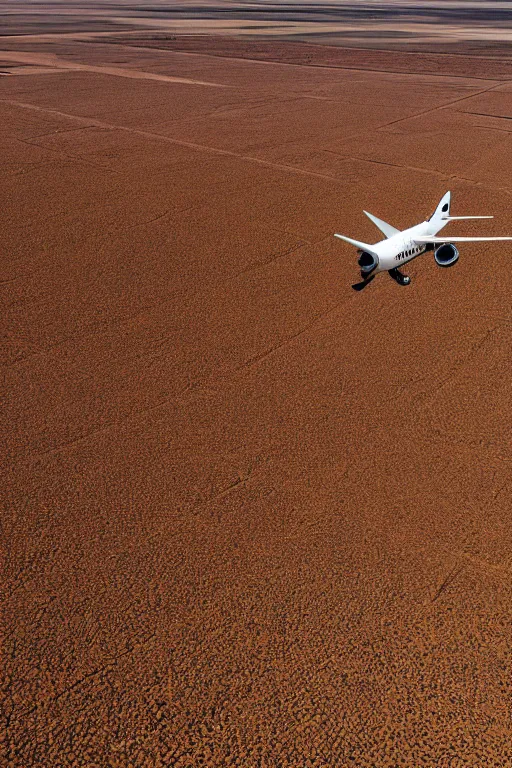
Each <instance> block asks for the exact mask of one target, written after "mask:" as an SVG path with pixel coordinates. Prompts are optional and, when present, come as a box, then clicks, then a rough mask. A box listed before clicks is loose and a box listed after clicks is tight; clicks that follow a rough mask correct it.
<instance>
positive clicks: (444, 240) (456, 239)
mask: <svg viewBox="0 0 512 768" xmlns="http://www.w3.org/2000/svg"><path fill="white" fill-rule="evenodd" d="M490 240H512V237H450V236H448V237H415V238H414V242H415V243H418V245H425V244H426V243H434V245H436V244H437V243H486V242H488V241H490Z"/></svg>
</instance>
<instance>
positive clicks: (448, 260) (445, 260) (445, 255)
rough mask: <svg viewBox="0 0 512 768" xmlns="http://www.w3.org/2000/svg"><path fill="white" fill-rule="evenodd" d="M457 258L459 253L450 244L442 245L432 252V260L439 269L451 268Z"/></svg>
mask: <svg viewBox="0 0 512 768" xmlns="http://www.w3.org/2000/svg"><path fill="white" fill-rule="evenodd" d="M458 258H459V252H458V250H457V248H456V247H455V246H454V245H453V244H452V243H443V244H442V245H440V246H439V248H436V250H435V252H434V259H435V260H436V264H437V265H438V266H439V267H453V265H454V264H455V262H456V261H458Z"/></svg>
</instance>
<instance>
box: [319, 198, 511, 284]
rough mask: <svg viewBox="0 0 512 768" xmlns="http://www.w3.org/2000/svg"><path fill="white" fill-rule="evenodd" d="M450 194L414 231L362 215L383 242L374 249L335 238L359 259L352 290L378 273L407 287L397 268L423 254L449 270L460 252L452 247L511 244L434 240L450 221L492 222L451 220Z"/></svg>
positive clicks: (478, 239) (407, 279)
mask: <svg viewBox="0 0 512 768" xmlns="http://www.w3.org/2000/svg"><path fill="white" fill-rule="evenodd" d="M450 200H451V193H450V192H447V193H446V194H445V195H444V196H443V197H442V198H441V200H440V202H439V205H438V206H437V208H436V210H435V211H434V213H433V214H432V216H431V217H430V218H429V219H427V220H426V221H423V222H422V223H421V224H416V226H414V227H410V228H409V229H404V230H403V231H402V232H401V231H400V230H398V229H395V227H392V226H391V224H387V223H386V222H385V221H382V219H378V218H377V216H373V215H372V214H371V213H368V211H364V213H365V214H366V216H368V218H369V219H370V221H372V222H373V223H374V224H375V226H376V227H377V229H380V231H381V232H382V234H383V235H385V239H384V240H379V242H378V243H375V244H374V245H368V243H363V242H361V241H360V240H353V239H352V238H351V237H345V235H338V234H335V235H334V237H339V239H340V240H344V241H345V242H346V243H349V244H350V245H354V246H355V247H356V248H357V253H358V254H359V258H358V260H357V263H358V264H359V267H360V269H361V277H362V278H363V279H362V282H360V283H356V284H355V285H353V286H352V288H354V290H356V291H361V290H362V289H363V288H365V287H366V286H367V285H368V284H369V283H371V281H372V280H373V279H374V277H375V276H376V275H377V274H378V273H379V272H387V273H388V274H389V275H390V276H391V277H392V278H393V280H395V281H396V282H397V283H398V284H399V285H409V283H410V282H411V278H410V277H408V276H407V275H404V274H403V272H400V269H399V267H402V266H403V265H404V264H407V263H408V262H409V261H412V260H413V259H415V258H416V257H417V256H420V255H421V254H422V253H427V251H434V259H435V261H436V264H438V266H440V267H452V266H453V265H454V264H455V262H456V261H458V258H459V251H458V249H457V247H456V246H455V245H453V243H473V242H485V241H488V240H512V237H449V238H443V237H436V235H437V234H438V232H440V231H441V230H442V229H443V227H445V226H446V225H447V224H448V222H450V221H462V220H466V219H492V218H494V217H493V216H450Z"/></svg>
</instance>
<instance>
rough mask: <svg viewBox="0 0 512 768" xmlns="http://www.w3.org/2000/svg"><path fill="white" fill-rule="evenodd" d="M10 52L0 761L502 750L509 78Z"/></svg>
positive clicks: (309, 760)
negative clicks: (426, 240) (353, 245)
mask: <svg viewBox="0 0 512 768" xmlns="http://www.w3.org/2000/svg"><path fill="white" fill-rule="evenodd" d="M15 42H16V41H12V42H11V44H10V45H7V44H3V45H2V46H0V47H1V48H2V49H3V51H4V53H2V52H1V51H0V60H1V61H2V71H13V72H16V74H12V75H7V76H5V77H2V79H1V94H0V99H1V102H0V110H1V120H0V133H1V137H2V142H1V147H2V156H1V166H0V173H1V179H2V206H1V209H2V210H1V218H2V225H1V228H0V238H1V240H2V254H3V260H2V274H1V279H2V285H1V288H2V291H3V300H4V306H5V307H6V313H7V323H6V329H7V330H6V334H5V338H4V349H3V360H4V367H5V368H4V370H5V379H6V384H7V392H8V398H7V403H6V407H5V408H4V433H5V437H6V444H7V463H6V467H5V472H4V476H3V483H2V494H3V497H4V503H5V512H4V515H3V540H4V542H5V555H4V566H5V575H4V581H3V583H4V587H5V601H4V610H3V617H4V622H3V623H4V630H5V639H4V644H3V647H4V654H3V659H4V669H5V673H6V674H5V684H4V703H5V708H4V712H5V715H6V720H7V723H6V724H7V728H6V731H5V734H6V735H5V737H4V740H3V742H2V745H3V756H4V758H3V759H4V762H5V763H6V764H7V765H10V766H24V767H26V766H44V767H45V768H50V767H52V766H75V765H76V766H79V765H84V766H183V767H184V766H190V767H191V766H201V765H203V766H228V765H238V766H244V767H247V768H253V767H254V768H256V766H267V768H268V767H269V766H275V767H276V768H277V767H279V768H280V767H281V766H290V767H291V766H293V767H294V768H295V767H298V766H318V767H319V766H351V765H355V766H368V767H370V766H372V767H374V766H389V767H391V766H393V767H395V766H401V765H404V766H411V767H412V766H414V767H415V768H416V767H417V766H469V765H474V766H484V765H486V766H506V765H509V764H511V763H512V746H511V745H512V739H511V737H512V727H511V709H510V701H511V699H510V693H511V688H510V680H511V678H512V651H511V648H512V630H511V622H510V611H511V607H512V579H511V576H512V554H511V553H512V550H511V546H512V523H511V516H510V504H511V483H510V481H511V469H510V437H511V433H510V423H511V417H512V409H511V405H510V403H511V398H510V330H511V315H510V296H511V295H512V284H511V277H510V274H511V272H510V259H511V251H510V249H509V248H507V247H506V246H505V245H499V244H489V245H481V244H474V245H468V246H466V247H465V248H463V249H462V248H461V251H462V255H461V258H460V261H459V263H458V264H457V265H456V266H455V267H454V268H453V269H451V270H440V269H438V268H437V267H436V266H435V264H434V262H433V259H432V258H431V257H430V258H429V257H424V258H422V259H418V260H417V261H415V262H414V263H413V264H412V266H411V268H410V274H411V275H412V277H413V282H412V285H411V286H410V287H409V288H407V289H405V288H401V287H399V286H398V285H396V284H395V283H394V282H393V281H391V280H390V279H389V278H388V277H387V275H384V276H380V277H379V278H378V279H376V280H375V282H374V283H373V284H372V285H371V286H370V287H369V288H368V289H367V290H366V291H364V292H363V293H361V294H356V293H354V292H353V291H352V290H351V288H350V284H351V283H352V282H353V281H354V280H355V279H357V269H356V262H355V254H354V251H353V250H351V249H350V248H349V247H345V246H344V245H343V244H341V243H340V242H338V241H336V240H335V239H334V238H333V236H332V234H333V232H335V231H341V232H344V233H346V234H348V235H352V236H355V237H358V238H361V239H363V240H370V241H374V240H376V239H377V237H378V233H377V232H376V230H374V228H373V225H372V224H371V223H370V222H369V221H368V220H367V219H366V218H365V217H364V215H363V213H362V209H363V208H365V209H367V210H370V211H372V212H374V213H375V214H377V215H378V216H380V217H382V218H384V219H386V220H389V221H391V222H392V223H393V224H395V225H396V226H398V227H406V226H408V225H411V224H413V223H415V222H416V221H418V220H420V219H421V217H423V216H425V215H428V214H429V213H430V212H431V210H432V209H433V206H434V205H435V204H436V202H437V200H438V199H439V198H440V197H441V195H442V194H443V193H444V192H445V191H446V190H447V189H451V190H452V193H453V213H454V214H459V215H461V214H479V213H480V214H487V213H490V214H495V216H496V217H497V220H496V221H495V222H492V221H490V222H474V223H473V222H467V223H466V224H465V225H459V226H458V227H457V226H456V225H455V224H451V225H450V226H451V227H452V231H454V232H455V231H457V232H458V233H462V234H471V233H476V232H482V231H484V230H485V231H487V232H489V234H511V233H512V215H511V205H510V203H511V187H510V174H511V170H512V166H511V154H510V140H509V138H508V136H509V135H510V131H511V127H510V126H511V123H510V117H512V86H511V84H510V82H509V81H508V80H507V79H506V78H507V77H509V76H510V75H509V74H507V71H505V69H503V68H502V69H501V70H500V76H499V77H498V73H497V71H496V69H495V64H494V63H492V62H491V63H489V64H488V68H486V66H484V64H482V63H480V65H479V66H480V67H481V69H479V70H478V78H479V79H471V78H470V77H469V76H467V77H466V76H462V74H461V72H460V71H458V72H456V73H455V72H454V71H453V70H452V69H451V68H450V67H451V64H450V65H449V66H448V68H447V65H446V63H445V62H446V61H447V59H446V58H443V57H439V60H438V62H437V64H436V67H437V74H436V75H432V74H407V73H403V74H393V73H392V72H389V71H385V70H386V69H388V70H393V72H396V70H397V66H395V61H392V62H389V59H387V58H385V56H383V58H382V59H379V58H378V56H377V59H376V58H375V56H376V54H372V55H371V57H369V58H367V59H365V58H364V55H363V54H362V53H360V52H358V53H353V54H350V55H352V56H353V57H354V58H353V59H351V58H350V56H349V54H347V53H345V54H344V56H345V57H348V59H347V58H345V59H344V62H343V66H342V68H339V67H340V62H338V63H337V64H336V68H332V69H329V68H326V67H325V61H322V60H321V57H320V58H319V60H318V62H320V63H322V64H323V67H324V68H318V67H315V66H290V65H283V64H279V63H258V62H255V61H250V60H248V61H239V60H236V59H230V58H222V57H218V56H209V55H205V54H207V50H205V49H202V55H190V52H189V53H188V54H184V53H179V52H171V51H156V50H148V49H146V50H140V49H133V48H129V47H127V46H123V45H118V44H101V43H98V42H95V43H92V42H91V43H86V42H82V43H78V42H77V43H74V42H73V41H69V40H68V41H66V42H61V43H59V42H54V43H51V42H47V43H45V44H43V43H41V42H39V43H37V42H33V43H32V44H28V43H26V44H25V45H22V44H18V45H16V44H15ZM18 42H19V41H18ZM249 46H250V44H246V52H247V54H250V53H251V50H250V47H249ZM276 46H277V48H276V53H275V55H274V58H276V57H279V56H280V53H279V44H276ZM212 47H213V52H214V53H218V48H217V42H216V41H214V43H212ZM27 50H29V51H31V52H32V56H30V57H28V58H27V56H26V53H27ZM6 51H8V52H9V55H7V53H6ZM13 51H14V53H16V51H18V52H21V53H20V54H19V56H18V57H16V56H15V55H14V56H13ZM22 51H24V53H23V52H22ZM50 54H51V55H50ZM248 58H250V59H254V58H255V56H248ZM376 61H377V64H378V62H379V61H380V65H376V63H375V62H376ZM397 61H398V60H397ZM70 62H72V63H73V68H72V69H70V67H69V63H70ZM318 62H317V61H316V60H312V61H311V62H310V63H311V64H315V63H318ZM345 65H346V66H347V67H348V68H344V67H345ZM30 67H34V71H33V73H32V74H31V73H30ZM38 67H43V70H44V69H45V68H49V69H50V70H51V71H50V72H47V71H39V70H38V69H37V68H38ZM10 68H13V69H12V70H10ZM468 68H469V72H470V73H471V74H476V73H475V72H474V71H473V70H472V68H471V66H469V65H468ZM372 69H381V70H383V71H381V72H375V71H365V70H372ZM412 69H414V70H415V71H417V67H416V66H415V67H412ZM355 70H357V71H355ZM424 71H425V72H426V70H424ZM135 73H139V74H140V76H139V75H136V74H135ZM144 73H145V74H144ZM148 73H149V74H157V75H161V76H162V77H161V78H158V79H154V78H151V77H149V78H148V77H146V76H145V75H147V74H148ZM453 74H457V75H458V76H457V77H452V76H451V75H453ZM176 78H181V79H185V80H188V81H189V82H177V81H176ZM501 78H503V79H501ZM190 81H197V82H190ZM198 82H201V83H210V85H205V84H203V85H200V84H198ZM219 85H220V86H224V87H216V86H219Z"/></svg>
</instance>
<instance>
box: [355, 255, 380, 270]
mask: <svg viewBox="0 0 512 768" xmlns="http://www.w3.org/2000/svg"><path fill="white" fill-rule="evenodd" d="M357 263H358V264H359V266H360V267H361V273H362V274H365V275H369V274H370V272H373V270H374V269H375V267H377V265H378V263H379V260H378V258H377V256H374V255H373V254H372V253H367V252H366V251H359V258H358V260H357Z"/></svg>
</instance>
